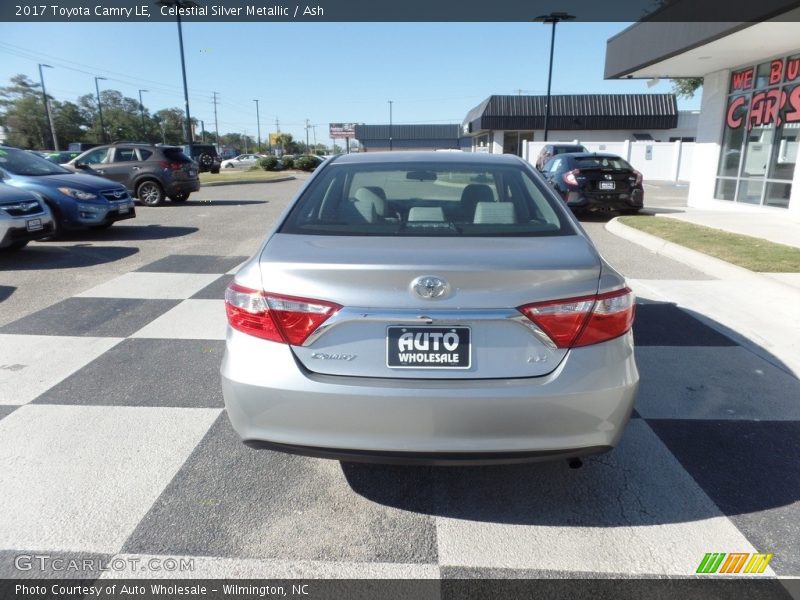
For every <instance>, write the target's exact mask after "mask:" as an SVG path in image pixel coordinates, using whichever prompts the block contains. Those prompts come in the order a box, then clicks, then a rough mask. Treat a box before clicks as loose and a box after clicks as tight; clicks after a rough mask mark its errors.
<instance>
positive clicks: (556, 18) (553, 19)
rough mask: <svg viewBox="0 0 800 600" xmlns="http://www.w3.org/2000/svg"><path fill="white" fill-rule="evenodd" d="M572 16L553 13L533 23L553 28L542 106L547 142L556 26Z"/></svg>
mask: <svg viewBox="0 0 800 600" xmlns="http://www.w3.org/2000/svg"><path fill="white" fill-rule="evenodd" d="M574 18H575V16H574V15H570V14H567V13H565V12H553V13H550V14H549V15H539V16H538V17H536V18H535V19H534V21H540V22H542V23H552V25H553V28H552V30H551V32H550V67H549V68H548V70H547V100H546V101H545V105H544V141H545V142H546V141H547V134H548V133H549V131H550V84H551V83H552V81H553V49H554V48H555V43H556V25H558V23H559V22H561V21H570V20H572V19H574Z"/></svg>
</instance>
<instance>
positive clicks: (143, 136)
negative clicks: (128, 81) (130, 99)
mask: <svg viewBox="0 0 800 600" xmlns="http://www.w3.org/2000/svg"><path fill="white" fill-rule="evenodd" d="M149 91H150V90H139V114H141V115H142V141H143V142H144V141H147V128H146V127H145V125H144V104H142V92H149Z"/></svg>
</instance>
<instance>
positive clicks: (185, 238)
mask: <svg viewBox="0 0 800 600" xmlns="http://www.w3.org/2000/svg"><path fill="white" fill-rule="evenodd" d="M303 177H304V176H302V175H301V176H299V179H297V180H295V181H289V182H284V183H275V184H254V185H235V186H234V185H231V186H223V187H213V188H206V189H203V190H201V192H199V193H198V194H196V195H194V196H192V198H191V199H190V200H189V202H188V203H186V204H185V205H177V206H170V205H166V206H164V207H158V208H149V207H138V208H137V213H138V214H137V218H136V219H134V220H130V221H125V222H123V223H120V224H117V225H115V226H114V227H112V228H111V229H109V230H106V231H101V232H95V231H92V232H85V233H83V232H82V233H76V234H73V235H70V236H68V237H67V238H65V239H63V240H58V241H55V242H43V243H33V244H31V245H30V246H29V248H27V249H25V250H24V251H22V252H19V253H16V254H14V255H9V256H2V257H0V465H2V468H0V489H2V490H3V495H4V500H3V509H2V510H0V577H42V576H47V575H53V576H59V577H61V576H68V577H84V578H85V577H87V576H91V575H92V573H88V574H87V573H85V572H83V573H74V572H64V571H55V570H53V569H48V568H39V567H36V568H34V569H31V570H20V569H19V568H18V567H17V566H15V557H16V556H18V555H19V554H20V553H25V554H47V555H49V556H55V557H59V556H60V557H69V558H100V559H109V560H110V559H112V558H114V557H122V558H126V559H131V558H134V559H146V558H149V557H191V558H193V559H194V562H193V568H192V569H190V570H186V571H178V572H175V571H170V572H164V571H153V570H150V569H144V570H141V569H139V568H138V567H134V566H131V567H129V568H126V569H122V570H116V571H106V572H104V573H102V575H103V576H104V577H109V576H124V577H139V576H158V577H163V576H180V577H222V576H233V577H271V578H282V577H396V578H438V577H443V578H459V577H464V578H487V577H535V576H539V577H569V576H575V577H593V576H594V577H610V576H614V577H630V576H674V577H688V576H693V575H694V574H695V571H696V569H697V567H698V565H699V564H700V562H701V560H702V559H703V557H704V555H705V554H706V553H710V552H726V553H729V552H744V553H757V552H764V553H773V554H774V557H773V559H772V561H771V562H770V564H769V568H768V569H767V571H766V572H765V575H767V576H770V575H773V576H774V575H778V576H784V577H789V576H795V577H796V576H800V547H798V544H797V539H798V533H800V502H798V500H800V449H798V442H797V440H798V439H800V425H799V424H798V423H799V422H800V382H798V380H797V379H796V378H794V377H793V376H791V375H789V374H787V373H786V372H785V371H783V370H780V369H778V368H776V367H775V366H773V365H772V364H770V363H769V362H767V361H765V360H763V359H762V358H761V357H759V356H757V355H755V354H753V353H752V352H751V351H749V350H748V349H746V348H743V347H741V346H739V345H738V344H737V343H736V342H734V341H733V340H731V339H730V338H728V337H726V336H725V335H723V334H722V333H720V332H719V331H717V330H716V329H714V328H712V327H710V326H709V325H708V324H706V323H703V322H701V321H699V320H697V319H696V318H694V317H693V316H692V315H690V314H688V313H687V312H684V311H682V310H681V309H680V308H678V307H676V306H675V305H674V304H672V303H671V302H670V299H669V297H668V293H667V294H664V293H662V294H661V295H659V296H658V297H656V296H655V295H647V294H646V293H642V292H640V291H639V290H640V289H641V290H646V289H648V287H647V285H646V284H647V283H648V282H654V281H657V282H659V283H660V285H659V289H660V290H662V291H663V290H669V285H670V282H685V281H702V280H706V279H708V276H706V275H704V274H703V273H701V272H699V271H696V270H694V269H692V268H691V267H688V266H686V265H683V264H680V263H677V262H674V261H671V260H669V259H667V258H664V257H661V256H656V255H653V254H650V253H647V252H646V251H644V250H642V249H641V248H639V247H638V246H635V245H633V244H631V243H629V242H627V241H624V240H622V239H620V238H617V237H615V236H613V235H612V234H610V233H608V232H607V231H606V230H605V229H604V224H605V221H606V220H607V217H589V218H587V219H584V221H583V225H584V227H585V228H586V230H587V231H588V232H589V234H590V235H591V236H592V238H593V239H594V240H595V243H596V244H597V246H598V248H599V249H600V251H601V252H602V253H603V254H604V255H605V256H606V258H607V259H608V260H609V261H610V262H611V264H612V265H614V266H615V267H616V268H618V269H619V270H620V271H621V272H622V273H623V274H625V275H626V277H628V278H629V279H630V280H631V283H632V285H633V287H634V289H635V290H636V291H637V292H638V293H639V296H640V297H639V306H638V314H637V321H636V324H635V327H634V335H635V339H636V344H637V362H638V365H639V370H640V372H641V387H640V392H639V396H638V400H637V405H636V414H635V416H634V419H633V420H632V421H631V423H630V426H629V428H628V430H627V431H626V433H625V435H624V437H623V440H622V443H621V445H620V446H619V447H618V448H617V449H616V450H615V451H613V452H611V453H609V454H606V455H602V456H599V457H594V458H590V459H587V460H586V461H585V462H584V466H583V467H582V468H580V469H571V468H569V467H568V465H567V464H566V462H553V463H539V464H530V465H516V466H503V467H489V468H486V467H482V468H477V467H476V468H423V467H414V468H411V467H396V466H392V467H386V466H375V465H356V464H344V463H339V462H336V461H330V460H322V459H312V458H304V457H297V456H289V455H284V454H280V453H275V452H270V451H265V450H252V449H249V448H246V447H245V446H243V445H242V444H241V443H239V441H238V439H237V438H236V436H235V434H234V433H233V431H232V429H231V427H230V425H229V423H228V420H227V417H226V415H225V412H224V408H223V403H222V395H221V391H220V388H219V380H218V368H219V363H220V360H221V357H222V353H223V350H224V343H225V342H224V336H225V316H224V309H223V302H222V295H223V292H224V287H225V285H226V283H227V281H228V280H229V279H230V278H231V277H232V274H233V273H234V272H235V269H236V267H237V266H238V265H239V264H240V263H241V262H242V261H243V260H244V259H245V258H246V257H248V256H249V255H250V254H252V253H253V252H254V251H255V250H256V249H257V248H258V245H259V244H260V242H261V240H262V238H263V234H264V232H265V231H266V229H267V228H268V227H269V225H270V224H271V223H272V222H273V221H274V220H275V219H276V217H277V216H278V215H279V214H280V212H281V211H282V210H283V208H284V207H285V206H286V203H287V202H288V200H289V199H290V197H291V195H292V194H293V192H294V191H295V190H296V189H297V187H298V185H299V184H300V183H301V182H302V179H303ZM684 197H685V190H684V189H681V188H675V187H674V186H648V197H647V198H648V199H647V200H646V202H647V203H648V205H657V206H663V207H665V208H666V209H676V208H677V207H679V206H680V205H681V202H682V201H683V200H682V198H684ZM639 284H643V285H641V286H639ZM265 368H268V365H266V366H265ZM93 564H95V563H93ZM127 564H130V565H133V564H136V562H135V561H131V562H129V563H127ZM138 564H141V563H138ZM94 574H98V575H99V574H101V573H99V572H97V573H94Z"/></svg>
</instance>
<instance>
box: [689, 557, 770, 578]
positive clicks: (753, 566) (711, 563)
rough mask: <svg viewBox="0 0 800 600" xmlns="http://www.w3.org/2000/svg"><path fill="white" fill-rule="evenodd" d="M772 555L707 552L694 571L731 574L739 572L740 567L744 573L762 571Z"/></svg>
mask: <svg viewBox="0 0 800 600" xmlns="http://www.w3.org/2000/svg"><path fill="white" fill-rule="evenodd" d="M772 556H773V555H772V554H766V553H756V554H750V553H748V552H732V553H731V554H726V553H725V552H708V553H707V554H706V555H705V556H704V557H703V560H701V561H700V565H699V566H698V567H697V571H696V572H697V573H717V572H719V573H726V574H732V573H741V572H742V569H744V573H751V574H757V573H763V572H764V571H766V569H767V566H769V563H770V561H771V560H772ZM726 557H727V558H726ZM748 558H749V560H748ZM723 561H724V562H723Z"/></svg>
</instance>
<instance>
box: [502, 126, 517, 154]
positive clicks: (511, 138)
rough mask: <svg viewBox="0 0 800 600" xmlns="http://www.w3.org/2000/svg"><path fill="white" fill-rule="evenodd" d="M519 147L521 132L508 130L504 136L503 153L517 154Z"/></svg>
mask: <svg viewBox="0 0 800 600" xmlns="http://www.w3.org/2000/svg"><path fill="white" fill-rule="evenodd" d="M518 148H519V133H517V132H516V131H506V132H505V136H503V154H517V150H518Z"/></svg>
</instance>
